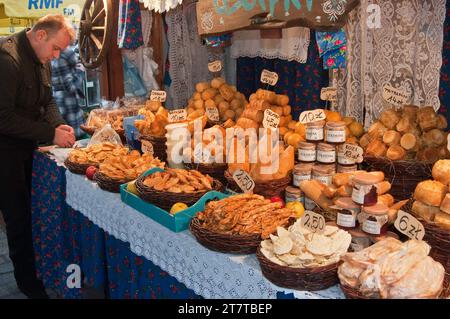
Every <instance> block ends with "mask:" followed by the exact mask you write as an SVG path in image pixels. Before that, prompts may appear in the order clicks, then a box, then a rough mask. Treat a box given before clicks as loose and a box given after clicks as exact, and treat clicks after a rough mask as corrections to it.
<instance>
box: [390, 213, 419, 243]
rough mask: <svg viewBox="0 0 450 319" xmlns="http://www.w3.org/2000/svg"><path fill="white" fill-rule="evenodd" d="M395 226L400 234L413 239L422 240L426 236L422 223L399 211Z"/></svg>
mask: <svg viewBox="0 0 450 319" xmlns="http://www.w3.org/2000/svg"><path fill="white" fill-rule="evenodd" d="M394 226H395V228H397V229H398V231H399V232H401V233H402V234H404V235H406V236H408V237H409V238H411V239H417V240H422V239H423V236H425V228H423V225H422V223H421V222H419V221H418V220H417V219H416V218H415V217H414V216H412V215H411V214H408V213H406V212H404V211H402V210H399V211H398V214H397V219H396V220H395V223H394Z"/></svg>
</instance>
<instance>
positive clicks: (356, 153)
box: [343, 144, 364, 163]
mask: <svg viewBox="0 0 450 319" xmlns="http://www.w3.org/2000/svg"><path fill="white" fill-rule="evenodd" d="M343 148H344V150H343V151H344V157H346V158H348V159H350V160H354V161H356V162H357V163H361V162H362V161H363V159H364V158H363V154H364V150H363V149H362V148H361V147H360V146H358V145H353V144H344V147H343Z"/></svg>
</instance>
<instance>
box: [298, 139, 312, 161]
mask: <svg viewBox="0 0 450 319" xmlns="http://www.w3.org/2000/svg"><path fill="white" fill-rule="evenodd" d="M298 160H299V161H300V162H304V163H312V162H315V161H316V144H314V143H308V142H301V143H299V149H298Z"/></svg>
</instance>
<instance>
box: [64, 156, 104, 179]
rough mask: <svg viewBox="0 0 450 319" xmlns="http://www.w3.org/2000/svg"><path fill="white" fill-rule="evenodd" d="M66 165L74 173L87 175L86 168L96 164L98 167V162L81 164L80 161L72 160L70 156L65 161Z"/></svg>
mask: <svg viewBox="0 0 450 319" xmlns="http://www.w3.org/2000/svg"><path fill="white" fill-rule="evenodd" d="M64 165H65V166H66V167H67V169H68V170H69V171H70V172H72V173H74V174H79V175H85V174H86V169H87V168H88V167H89V166H95V167H98V164H79V163H74V162H71V161H70V160H69V159H68V158H67V159H66V160H65V161H64Z"/></svg>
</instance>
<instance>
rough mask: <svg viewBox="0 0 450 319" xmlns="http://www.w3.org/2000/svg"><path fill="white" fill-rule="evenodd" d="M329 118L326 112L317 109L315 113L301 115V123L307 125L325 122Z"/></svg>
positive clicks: (306, 112)
mask: <svg viewBox="0 0 450 319" xmlns="http://www.w3.org/2000/svg"><path fill="white" fill-rule="evenodd" d="M326 118H327V116H326V115H325V112H324V111H323V110H322V109H317V110H313V111H304V112H302V114H300V118H299V121H300V123H302V124H307V123H311V122H317V121H323V120H325V119H326Z"/></svg>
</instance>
